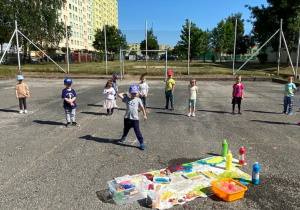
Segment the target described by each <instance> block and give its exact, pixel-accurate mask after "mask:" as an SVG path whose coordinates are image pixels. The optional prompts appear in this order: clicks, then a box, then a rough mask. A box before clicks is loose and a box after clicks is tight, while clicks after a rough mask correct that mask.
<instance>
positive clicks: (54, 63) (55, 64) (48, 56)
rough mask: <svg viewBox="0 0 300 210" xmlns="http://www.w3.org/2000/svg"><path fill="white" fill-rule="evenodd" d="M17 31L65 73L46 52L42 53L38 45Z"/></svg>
mask: <svg viewBox="0 0 300 210" xmlns="http://www.w3.org/2000/svg"><path fill="white" fill-rule="evenodd" d="M18 32H19V33H20V34H21V35H22V36H23V37H24V38H25V39H27V40H28V41H29V42H30V44H32V45H33V46H35V47H36V48H37V49H38V50H39V51H40V52H41V53H43V55H45V56H46V57H47V58H49V60H51V61H52V62H53V63H54V64H55V65H56V66H58V68H60V69H61V70H62V71H63V72H65V73H67V72H66V71H65V70H64V69H63V68H61V67H60V66H59V65H58V64H57V63H56V62H55V61H54V60H52V58H50V57H49V56H48V55H47V54H46V53H44V51H43V50H41V49H40V48H39V47H38V46H36V45H35V44H34V43H33V42H32V41H30V39H28V38H27V37H26V36H25V35H24V34H22V32H21V31H19V30H18Z"/></svg>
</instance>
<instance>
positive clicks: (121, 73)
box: [120, 48, 123, 81]
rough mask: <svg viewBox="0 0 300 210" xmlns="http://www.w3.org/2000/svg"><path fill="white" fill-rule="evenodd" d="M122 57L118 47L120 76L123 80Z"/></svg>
mask: <svg viewBox="0 0 300 210" xmlns="http://www.w3.org/2000/svg"><path fill="white" fill-rule="evenodd" d="M122 59H123V55H122V50H121V48H120V76H121V81H122V80H123V72H122Z"/></svg>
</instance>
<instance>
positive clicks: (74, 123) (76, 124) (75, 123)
mask: <svg viewBox="0 0 300 210" xmlns="http://www.w3.org/2000/svg"><path fill="white" fill-rule="evenodd" d="M72 125H73V126H77V127H79V126H80V124H78V123H77V122H72Z"/></svg>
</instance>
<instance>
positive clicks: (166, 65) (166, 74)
mask: <svg viewBox="0 0 300 210" xmlns="http://www.w3.org/2000/svg"><path fill="white" fill-rule="evenodd" d="M167 71H168V51H167V50H166V70H165V81H167Z"/></svg>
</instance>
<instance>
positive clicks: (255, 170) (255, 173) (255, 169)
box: [252, 162, 260, 184]
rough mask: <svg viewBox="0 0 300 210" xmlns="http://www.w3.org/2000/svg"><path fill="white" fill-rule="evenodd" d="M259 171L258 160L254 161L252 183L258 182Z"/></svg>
mask: <svg viewBox="0 0 300 210" xmlns="http://www.w3.org/2000/svg"><path fill="white" fill-rule="evenodd" d="M259 172H260V166H259V165H258V162H255V164H254V165H253V170H252V183H253V184H259Z"/></svg>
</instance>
